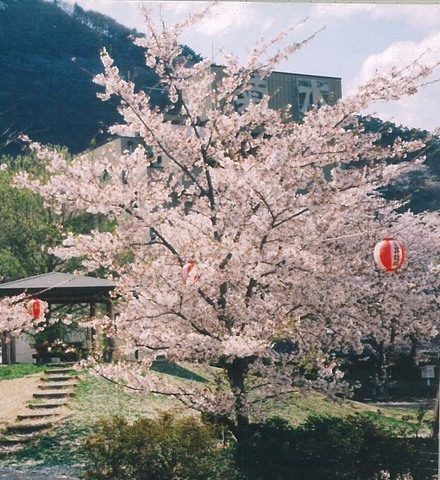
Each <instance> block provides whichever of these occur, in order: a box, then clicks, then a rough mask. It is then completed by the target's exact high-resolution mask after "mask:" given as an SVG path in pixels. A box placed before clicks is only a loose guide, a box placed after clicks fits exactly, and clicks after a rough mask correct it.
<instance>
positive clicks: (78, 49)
mask: <svg viewBox="0 0 440 480" xmlns="http://www.w3.org/2000/svg"><path fill="white" fill-rule="evenodd" d="M60 5H61V2H60V3H58V2H57V1H54V2H47V1H43V0H2V2H0V145H1V144H3V145H4V144H5V142H7V141H8V139H11V138H13V137H14V136H15V135H16V134H17V133H26V134H27V135H29V136H30V137H31V138H32V139H35V140H38V141H41V142H44V143H51V144H57V145H63V146H67V147H68V148H69V150H70V151H71V152H72V153H77V152H79V151H82V150H84V149H85V148H87V147H89V146H90V145H91V144H93V142H94V141H96V140H100V139H102V138H103V134H102V133H101V132H103V131H105V129H106V127H107V126H108V125H112V124H113V123H115V121H117V113H116V109H115V105H114V104H112V103H111V102H102V101H100V100H99V99H97V98H96V92H97V91H98V86H97V85H95V84H94V83H93V82H92V78H93V76H94V75H95V74H96V73H98V72H100V71H101V70H102V65H101V62H100V58H99V52H100V50H101V48H102V47H103V46H105V47H106V48H107V49H108V50H109V52H111V54H112V56H113V57H114V58H115V59H116V62H117V64H118V66H119V68H120V70H121V72H123V73H124V75H125V76H130V78H131V79H134V80H135V82H136V84H137V85H138V86H139V87H142V88H147V89H148V88H149V87H152V86H154V85H155V83H156V77H155V75H154V74H153V73H152V71H151V70H150V69H149V68H147V67H146V66H145V61H144V55H143V53H142V50H141V49H139V48H138V47H136V46H134V45H133V43H132V42H131V41H130V39H129V36H130V35H135V34H136V31H133V30H129V29H127V28H125V27H123V26H121V25H119V24H118V23H117V22H115V21H114V20H112V19H111V18H108V17H106V16H104V15H101V14H99V13H96V12H85V11H84V10H83V9H82V8H80V7H79V6H77V5H75V7H72V9H71V11H70V12H69V11H66V8H64V9H63V8H60ZM64 7H65V6H64ZM152 97H153V100H154V101H155V102H156V103H158V104H160V103H161V102H164V100H165V98H164V96H163V94H161V92H160V91H156V90H154V91H153V92H152ZM2 153H16V151H14V150H13V149H12V146H11V145H9V147H8V149H7V150H5V149H4V148H3V150H2Z"/></svg>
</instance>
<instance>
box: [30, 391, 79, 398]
mask: <svg viewBox="0 0 440 480" xmlns="http://www.w3.org/2000/svg"><path fill="white" fill-rule="evenodd" d="M74 396H75V394H74V393H73V392H72V391H67V392H66V391H59V390H54V391H50V392H49V391H45V392H41V393H40V392H37V393H34V394H33V397H34V398H48V399H54V398H68V397H74Z"/></svg>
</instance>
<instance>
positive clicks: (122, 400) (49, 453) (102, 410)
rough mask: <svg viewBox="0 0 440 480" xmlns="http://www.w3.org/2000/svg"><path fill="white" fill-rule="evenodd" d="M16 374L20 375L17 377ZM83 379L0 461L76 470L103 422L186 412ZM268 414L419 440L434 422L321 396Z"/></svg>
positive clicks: (195, 374)
mask: <svg viewBox="0 0 440 480" xmlns="http://www.w3.org/2000/svg"><path fill="white" fill-rule="evenodd" d="M7 367H8V369H9V370H11V371H10V372H9V373H8V376H9V377H8V378H17V376H24V375H29V374H33V373H35V372H36V370H35V369H33V368H29V369H28V370H26V367H24V366H21V365H20V366H19V365H12V366H7ZM30 367H33V366H30ZM34 368H38V367H34ZM6 370H7V369H3V368H2V367H0V378H6V377H4V376H1V375H3V374H5V373H6ZM14 370H17V371H16V372H13V371H14ZM155 370H156V371H160V372H161V374H163V375H173V376H174V377H176V379H178V380H179V382H180V381H189V382H192V381H196V382H206V381H207V380H206V378H205V377H204V376H203V375H202V374H201V373H200V372H199V371H198V370H196V369H193V368H189V366H188V365H185V366H177V365H172V364H167V363H166V362H161V363H160V364H158V365H157V366H156V368H155ZM2 371H3V373H2ZM11 375H15V376H11ZM80 379H81V380H80V384H79V385H78V387H77V388H76V396H75V397H74V398H73V399H72V400H71V402H70V407H71V414H70V415H69V416H68V417H67V418H66V419H65V421H64V422H63V424H62V425H61V426H60V427H58V428H56V429H54V430H53V431H51V432H50V433H47V434H45V435H43V436H42V437H40V440H39V441H38V443H36V444H30V445H27V446H26V445H25V446H24V447H23V448H22V449H20V450H18V451H16V452H14V453H11V454H8V455H6V456H5V455H3V458H2V457H0V460H1V461H3V462H4V464H19V465H26V464H32V465H44V466H58V465H60V466H65V467H66V468H72V469H75V467H79V468H80V466H81V463H82V459H81V454H80V448H79V447H80V444H81V440H82V438H84V436H85V435H87V433H88V432H90V431H92V430H93V428H94V424H95V422H96V421H97V420H98V419H99V418H108V417H111V416H115V415H121V416H125V417H127V418H129V419H135V418H137V417H139V416H154V415H156V414H157V412H159V411H164V410H170V409H175V410H176V412H177V411H180V412H182V411H184V410H183V407H182V405H181V404H180V403H179V402H178V401H177V400H173V399H171V398H167V397H162V396H158V395H153V394H139V393H126V392H124V391H123V390H122V389H121V388H120V387H118V386H117V385H114V384H113V383H111V382H109V381H107V380H104V379H102V378H96V377H92V376H91V375H89V374H88V373H87V372H82V373H81V374H80ZM422 407H423V405H422ZM265 413H266V414H267V415H270V416H280V417H284V418H286V419H287V420H289V421H290V422H291V423H292V424H299V423H301V422H303V421H304V420H305V419H306V418H307V417H308V416H309V415H321V416H322V415H325V416H327V415H349V414H354V413H364V414H367V415H370V416H371V417H373V418H374V419H375V420H377V421H379V422H381V423H382V424H384V425H386V426H389V427H392V428H398V429H400V430H399V431H401V432H402V433H405V434H408V435H415V434H417V432H419V433H420V432H422V431H424V432H425V433H426V432H428V431H429V429H430V422H431V421H432V410H431V411H430V410H426V411H422V409H417V408H413V409H411V408H395V407H392V406H384V405H375V404H364V403H359V402H353V401H340V402H335V401H332V400H330V399H328V398H326V397H324V396H323V395H318V394H310V395H308V396H306V397H305V396H303V395H301V394H299V393H298V394H293V395H291V396H290V397H289V398H287V399H286V400H285V401H284V402H283V403H281V404H277V405H271V406H270V408H268V409H267V410H266V412H265Z"/></svg>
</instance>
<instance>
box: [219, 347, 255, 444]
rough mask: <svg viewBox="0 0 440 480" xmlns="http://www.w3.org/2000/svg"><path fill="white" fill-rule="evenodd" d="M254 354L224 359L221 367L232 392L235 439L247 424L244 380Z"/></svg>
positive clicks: (248, 421)
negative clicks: (229, 359)
mask: <svg viewBox="0 0 440 480" xmlns="http://www.w3.org/2000/svg"><path fill="white" fill-rule="evenodd" d="M255 358H256V357H254V356H251V357H244V358H234V360H232V362H228V361H225V363H224V365H223V368H224V369H225V370H226V373H227V376H228V380H229V385H230V386H231V391H232V393H233V394H234V398H235V401H234V417H235V425H234V427H233V432H232V433H233V434H234V435H235V436H236V438H237V439H239V438H240V436H241V434H242V433H244V431H245V430H246V428H247V427H248V426H249V423H250V419H249V412H248V408H247V399H246V393H247V392H246V385H245V380H246V376H247V374H248V372H249V366H250V365H251V364H252V363H253V362H254V361H255Z"/></svg>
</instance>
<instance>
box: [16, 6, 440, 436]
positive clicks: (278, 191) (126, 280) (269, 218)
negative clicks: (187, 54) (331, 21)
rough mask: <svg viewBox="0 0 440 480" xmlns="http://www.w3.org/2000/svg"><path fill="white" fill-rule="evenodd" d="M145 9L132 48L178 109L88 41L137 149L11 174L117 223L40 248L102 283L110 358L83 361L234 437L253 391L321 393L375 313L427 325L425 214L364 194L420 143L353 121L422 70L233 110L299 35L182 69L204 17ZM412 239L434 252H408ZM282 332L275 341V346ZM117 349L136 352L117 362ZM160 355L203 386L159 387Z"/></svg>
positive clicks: (396, 170)
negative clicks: (182, 364)
mask: <svg viewBox="0 0 440 480" xmlns="http://www.w3.org/2000/svg"><path fill="white" fill-rule="evenodd" d="M144 13H145V16H146V24H147V26H148V33H147V34H146V35H145V36H144V37H142V38H139V39H136V40H135V43H136V44H137V45H139V46H141V47H143V48H144V49H145V58H146V63H147V65H149V66H150V67H151V68H154V69H155V71H156V72H157V74H158V75H159V78H160V82H161V83H160V86H161V87H163V88H166V89H167V90H168V91H169V96H170V100H171V102H172V105H171V107H170V109H171V108H172V107H173V105H175V104H179V105H181V111H180V114H179V116H178V118H177V119H176V117H170V116H169V115H168V114H167V111H163V110H162V111H159V110H158V109H154V108H151V107H150V104H149V94H148V92H144V91H142V90H138V89H136V88H135V85H134V84H133V83H132V82H130V81H127V80H124V79H123V78H122V77H121V76H120V75H119V71H118V68H117V67H116V66H115V65H113V61H112V59H111V57H110V55H109V54H108V53H107V52H106V51H103V52H102V54H101V59H102V62H103V66H104V72H103V73H102V74H100V75H98V76H97V77H96V78H95V82H96V83H97V84H98V85H101V86H102V93H101V94H100V96H101V98H102V99H103V100H108V99H109V98H111V97H117V98H118V99H119V112H120V113H121V115H122V117H123V119H124V121H123V123H122V124H121V125H116V126H114V127H113V128H112V129H111V132H112V133H114V134H117V135H132V136H133V135H138V136H140V137H141V138H142V139H143V140H144V141H145V146H142V145H140V146H139V147H137V148H136V149H135V150H134V151H133V152H126V153H124V154H123V155H121V156H120V157H119V158H118V160H117V161H109V159H108V158H106V157H105V156H102V157H98V158H97V157H96V156H93V158H91V156H89V155H87V154H85V155H83V156H79V157H77V158H75V159H74V160H69V159H66V158H65V157H64V156H63V155H62V154H61V153H60V152H55V151H52V150H50V149H48V148H46V147H44V146H41V145H38V144H35V143H31V146H32V148H33V149H34V150H35V152H36V153H37V154H38V155H39V156H40V158H41V159H42V161H44V162H45V164H46V168H47V170H48V171H49V173H50V178H49V179H48V180H47V181H41V180H39V179H33V178H31V176H30V175H28V174H27V173H25V172H23V173H22V174H21V175H19V176H18V178H17V183H18V184H19V185H21V186H26V187H28V188H31V189H33V190H35V191H38V192H39V193H40V194H41V195H43V196H44V197H45V198H46V199H47V203H48V205H50V206H51V207H52V208H55V210H56V211H61V210H62V209H65V208H69V209H70V210H72V211H75V210H85V211H88V212H91V213H102V214H105V215H107V216H108V217H110V218H113V219H114V220H115V228H114V229H113V230H112V231H111V232H98V231H93V232H92V233H91V234H90V235H74V234H71V233H69V234H67V236H66V238H65V241H64V244H63V246H62V247H61V248H57V249H55V253H56V254H57V255H58V256H59V257H61V258H64V259H66V258H72V257H81V258H83V266H84V269H85V270H86V271H94V270H96V269H98V268H100V269H102V268H103V267H104V268H106V269H107V271H108V272H109V274H111V275H112V280H113V281H114V282H115V283H116V284H117V290H116V295H117V296H118V304H117V310H118V316H117V318H116V320H113V319H109V318H106V317H103V318H97V319H95V320H94V322H95V325H96V326H97V327H98V328H100V329H101V330H102V331H105V332H106V334H107V335H116V336H117V337H118V338H120V339H122V340H123V345H122V346H121V347H120V351H119V352H118V354H119V356H120V358H121V361H119V362H116V363H114V364H111V365H102V364H96V365H95V368H96V369H102V372H103V373H104V374H105V375H111V376H112V377H114V378H123V379H124V383H125V385H127V386H130V387H131V388H136V389H140V390H143V391H152V392H158V393H164V394H169V395H175V396H176V397H178V398H179V399H181V400H182V402H184V403H185V404H187V405H189V406H191V407H192V408H195V409H197V410H199V411H202V412H205V413H210V414H211V415H213V416H215V417H216V418H218V419H220V420H221V421H222V422H224V423H225V424H226V425H228V426H229V427H230V428H231V430H232V431H233V432H234V433H235V434H236V435H237V436H238V437H239V433H240V431H241V428H242V427H245V426H246V425H247V424H248V423H249V422H250V421H252V420H255V419H256V418H258V416H259V415H260V414H263V413H262V412H263V410H262V409H261V407H262V405H263V402H264V400H266V399H268V398H270V399H272V400H274V399H277V398H281V396H282V395H283V394H285V393H286V392H289V391H291V390H292V388H293V387H294V386H296V387H298V386H299V387H302V388H307V387H309V386H311V385H313V386H314V387H315V388H327V389H331V388H333V387H335V386H336V384H337V383H338V382H337V380H338V379H339V376H340V375H339V373H338V369H337V362H336V360H335V358H334V355H333V354H334V352H336V351H338V352H342V351H345V350H347V349H353V348H354V349H360V348H362V342H361V341H362V339H363V338H364V337H365V335H367V334H376V333H377V332H379V331H381V332H383V329H385V330H387V329H388V328H389V327H388V326H386V325H385V326H384V325H383V324H381V323H380V321H379V318H380V319H382V318H385V319H387V321H390V322H391V321H392V320H393V319H398V320H399V322H402V324H403V323H404V322H407V323H406V325H407V326H405V327H402V328H405V329H408V328H414V329H417V330H418V332H419V333H420V334H423V335H433V334H435V333H436V330H435V328H434V325H433V322H432V315H431V313H429V315H428V314H426V315H425V313H426V312H431V309H432V305H433V304H435V305H437V304H436V303H435V302H438V300H437V299H436V298H435V295H434V294H433V293H432V291H430V290H429V289H426V286H427V285H428V284H429V283H430V282H431V281H432V280H433V279H435V278H437V277H438V269H439V266H438V263H437V264H436V262H438V260H436V259H437V258H438V244H439V243H440V242H438V238H439V221H438V216H436V215H435V214H426V215H418V216H417V215H413V214H411V213H406V214H397V213H396V207H397V206H398V204H397V202H387V201H385V200H384V199H383V198H382V197H381V196H380V194H379V193H378V191H377V188H378V187H380V186H383V185H386V184H387V183H388V182H389V181H390V179H392V178H393V177H395V176H397V175H399V174H400V173H401V172H403V171H406V170H408V169H410V168H422V167H421V166H420V165H418V164H419V163H420V162H421V160H422V158H419V159H416V160H412V161H411V162H406V163H405V162H396V164H392V165H390V164H388V163H387V162H386V159H389V158H391V157H400V156H402V155H404V153H405V152H407V151H418V150H420V149H422V148H423V144H422V142H420V141H416V142H403V141H400V140H399V139H397V140H396V142H395V143H394V145H393V146H391V147H387V146H381V145H380V144H379V143H378V142H377V140H378V138H379V134H371V133H366V132H365V131H364V130H363V128H362V124H361V122H360V117H359V114H360V112H361V111H363V110H364V109H365V108H367V107H369V106H370V105H371V104H372V103H374V102H375V101H383V100H386V101H391V100H396V99H398V98H400V97H401V96H405V95H412V94H415V93H416V91H417V89H418V88H419V87H420V86H421V85H422V84H423V82H424V81H425V79H426V77H427V76H428V75H429V74H431V72H432V67H429V66H425V65H422V64H420V63H418V62H415V63H414V64H411V65H409V66H408V68H406V69H403V70H400V71H398V70H392V71H391V72H387V73H383V74H379V75H378V76H377V77H376V78H374V79H373V80H371V81H369V82H368V83H367V84H365V85H364V86H362V87H361V88H360V89H359V91H358V93H357V94H356V95H354V96H347V97H345V98H342V99H341V100H340V101H338V102H337V104H336V105H334V106H328V105H324V106H321V107H320V108H312V109H310V110H309V111H308V112H307V113H306V115H305V116H304V119H303V121H301V122H298V123H295V122H288V121H286V119H287V118H289V116H290V111H289V108H290V107H289V106H287V107H286V109H284V110H282V111H274V110H271V109H270V108H269V107H268V98H263V99H262V101H260V102H259V103H252V102H251V103H249V105H248V106H247V107H246V108H244V109H243V110H242V111H240V112H237V111H236V110H235V109H234V101H235V100H236V99H237V96H238V95H241V94H242V93H243V91H246V89H247V88H249V80H250V79H251V78H252V77H253V76H254V75H255V74H258V75H259V76H260V77H261V78H264V77H265V76H266V75H268V74H269V73H270V72H271V71H272V70H273V69H274V68H275V67H276V65H277V64H278V63H279V62H280V61H282V60H283V59H285V58H286V57H287V56H289V55H292V54H294V53H295V52H296V51H297V50H298V49H300V48H303V47H305V46H306V44H307V43H308V42H309V41H310V40H312V37H311V38H309V39H306V40H304V41H301V42H293V43H290V44H288V45H287V46H284V47H278V45H281V44H282V42H284V41H285V39H286V38H288V34H292V33H293V32H288V33H283V34H280V35H279V36H278V37H277V38H275V39H272V40H270V41H267V42H265V41H262V42H261V43H259V44H257V45H256V46H255V47H254V48H253V49H252V50H251V51H250V53H249V57H248V59H247V61H246V62H245V63H244V64H240V63H239V62H238V61H237V60H236V59H235V58H233V57H232V56H226V57H225V60H224V69H223V72H224V75H222V76H221V78H220V77H215V75H214V73H212V72H211V71H210V70H209V68H208V67H209V66H210V61H209V60H203V61H201V62H198V63H195V64H193V63H191V62H188V61H186V60H185V58H183V57H182V55H181V52H182V47H181V46H180V43H179V36H180V34H181V33H182V31H183V30H184V29H185V28H191V27H192V25H194V23H195V22H197V21H198V20H199V19H200V17H201V16H202V15H204V14H205V13H206V12H202V13H200V14H196V15H193V16H191V17H189V18H188V19H187V20H185V21H183V22H181V23H179V24H177V25H175V26H172V27H170V28H168V27H166V26H163V25H162V24H160V25H159V26H158V25H156V23H155V22H154V19H153V16H152V15H151V14H150V13H149V12H147V11H145V12H144ZM273 52H275V53H273ZM159 157H161V158H162V159H163V162H162V166H161V168H157V167H156V166H157V162H156V159H157V158H159ZM389 235H395V236H399V237H400V238H402V239H403V240H404V241H405V239H406V238H408V239H411V241H410V246H411V248H414V250H413V251H411V252H409V254H408V258H409V260H408V262H407V264H406V266H405V268H404V269H403V270H402V271H401V272H400V273H396V274H385V273H379V272H378V270H377V267H376V266H375V265H374V263H373V260H372V258H373V257H372V252H373V248H374V244H375V242H376V241H378V240H379V239H380V238H382V237H383V236H389ZM420 237H422V238H423V237H425V238H429V239H430V240H429V242H428V243H430V244H431V247H432V243H433V242H434V243H435V242H436V247H435V248H433V249H431V250H430V248H428V245H422V247H423V248H422V247H421V244H422V243H423V242H422V241H421V240H420ZM425 247H426V248H425ZM422 253H423V255H421V254H422ZM435 253H437V257H436V256H435ZM418 255H421V256H420V257H417V256H418ZM416 259H417V262H416ZM416 263H417V268H413V267H414V265H416ZM408 298H410V299H411V303H410V304H407V303H406V299H408ZM375 301H376V304H375V303H374V302H375ZM378 311H380V315H379V314H377V312H378ZM381 329H382V330H381ZM284 339H288V340H289V342H290V346H291V348H290V349H288V351H285V350H281V349H279V348H277V342H279V341H281V340H284ZM133 351H137V352H138V355H137V357H138V360H137V361H123V360H122V358H123V354H129V353H131V352H133ZM158 352H160V353H165V354H166V356H167V358H168V359H170V360H172V361H190V362H195V363H197V364H198V366H199V368H200V369H205V370H204V371H205V372H206V375H207V378H209V380H210V381H209V383H203V384H199V385H195V384H193V383H185V382H182V383H181V384H176V382H173V383H170V384H168V383H167V382H166V380H165V379H164V377H163V376H159V375H158V374H155V373H154V372H153V371H151V370H149V369H148V367H149V366H150V365H151V363H152V361H153V360H154V359H155V358H156V356H157V354H158Z"/></svg>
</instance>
